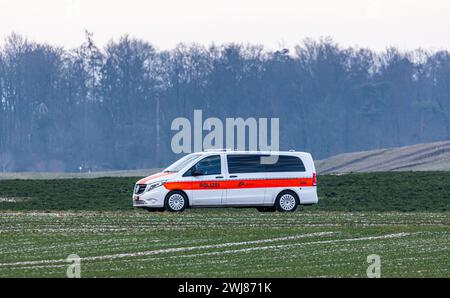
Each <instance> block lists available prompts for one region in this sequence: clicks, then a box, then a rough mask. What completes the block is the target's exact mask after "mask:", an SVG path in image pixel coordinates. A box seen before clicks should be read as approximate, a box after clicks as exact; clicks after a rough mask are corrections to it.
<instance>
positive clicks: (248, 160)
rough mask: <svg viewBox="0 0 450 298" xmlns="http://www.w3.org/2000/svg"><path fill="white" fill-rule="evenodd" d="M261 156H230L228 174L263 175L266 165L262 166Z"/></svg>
mask: <svg viewBox="0 0 450 298" xmlns="http://www.w3.org/2000/svg"><path fill="white" fill-rule="evenodd" d="M261 156H262V155H258V154H228V155H227V162H228V173H230V174H239V173H261V172H264V171H265V169H264V165H263V164H261Z"/></svg>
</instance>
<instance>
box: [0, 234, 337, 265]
mask: <svg viewBox="0 0 450 298" xmlns="http://www.w3.org/2000/svg"><path fill="white" fill-rule="evenodd" d="M333 234H336V232H317V233H308V234H301V235H294V236H286V237H277V238H269V239H261V240H252V241H241V242H225V243H219V244H209V245H199V246H189V247H174V248H165V249H158V250H150V251H143V252H133V253H118V254H110V255H101V256H91V257H84V258H82V261H98V260H111V259H117V258H128V257H141V256H147V255H157V254H163V253H174V252H186V251H192V250H202V249H213V248H224V247H230V246H241V245H253V244H261V243H270V242H276V241H288V240H296V239H301V238H305V237H320V236H329V235H333ZM62 262H66V259H56V260H37V261H23V262H13V263H0V266H2V267H3V266H21V265H42V264H57V263H62Z"/></svg>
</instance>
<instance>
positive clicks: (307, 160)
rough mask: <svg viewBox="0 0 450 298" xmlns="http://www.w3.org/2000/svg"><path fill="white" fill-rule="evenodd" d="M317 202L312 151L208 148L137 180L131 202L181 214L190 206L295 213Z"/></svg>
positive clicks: (139, 205)
mask: <svg viewBox="0 0 450 298" xmlns="http://www.w3.org/2000/svg"><path fill="white" fill-rule="evenodd" d="M317 202H318V197H317V175H316V170H315V167H314V162H313V159H312V156H311V154H310V153H306V152H294V151H289V152H282V151H277V152H273V151H271V152H263V151H229V150H212V151H206V152H198V153H192V154H188V155H186V156H184V157H183V158H181V159H179V160H178V161H176V162H175V163H173V164H172V165H171V166H169V167H168V168H167V169H165V170H164V171H162V172H160V173H157V174H154V175H151V176H149V177H146V178H143V179H141V180H139V181H138V182H137V183H136V185H135V188H134V192H133V206H134V207H139V208H144V209H146V210H148V211H156V210H159V211H162V210H168V211H172V212H180V211H183V210H185V209H186V208H194V207H256V208H257V209H258V210H259V211H261V212H270V211H276V210H278V211H282V212H289V211H295V210H296V208H297V206H298V205H299V204H302V205H310V204H316V203H317Z"/></svg>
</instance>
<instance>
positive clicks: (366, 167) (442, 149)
mask: <svg viewBox="0 0 450 298" xmlns="http://www.w3.org/2000/svg"><path fill="white" fill-rule="evenodd" d="M315 163H316V168H317V171H318V172H319V173H322V174H326V173H348V172H377V171H450V141H444V142H434V143H425V144H417V145H411V146H405V147H398V148H387V149H378V150H370V151H361V152H352V153H344V154H339V155H335V156H332V157H330V158H328V159H324V160H318V161H316V162H315Z"/></svg>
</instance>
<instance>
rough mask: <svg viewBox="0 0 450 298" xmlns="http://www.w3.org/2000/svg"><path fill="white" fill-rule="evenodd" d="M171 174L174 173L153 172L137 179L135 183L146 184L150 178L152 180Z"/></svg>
mask: <svg viewBox="0 0 450 298" xmlns="http://www.w3.org/2000/svg"><path fill="white" fill-rule="evenodd" d="M173 174H174V173H164V172H162V173H156V174H153V175H151V176H148V177H145V178H142V179H141V180H139V181H138V182H137V183H136V184H146V183H147V182H148V181H150V180H152V179H155V178H159V177H164V176H167V175H173Z"/></svg>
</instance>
